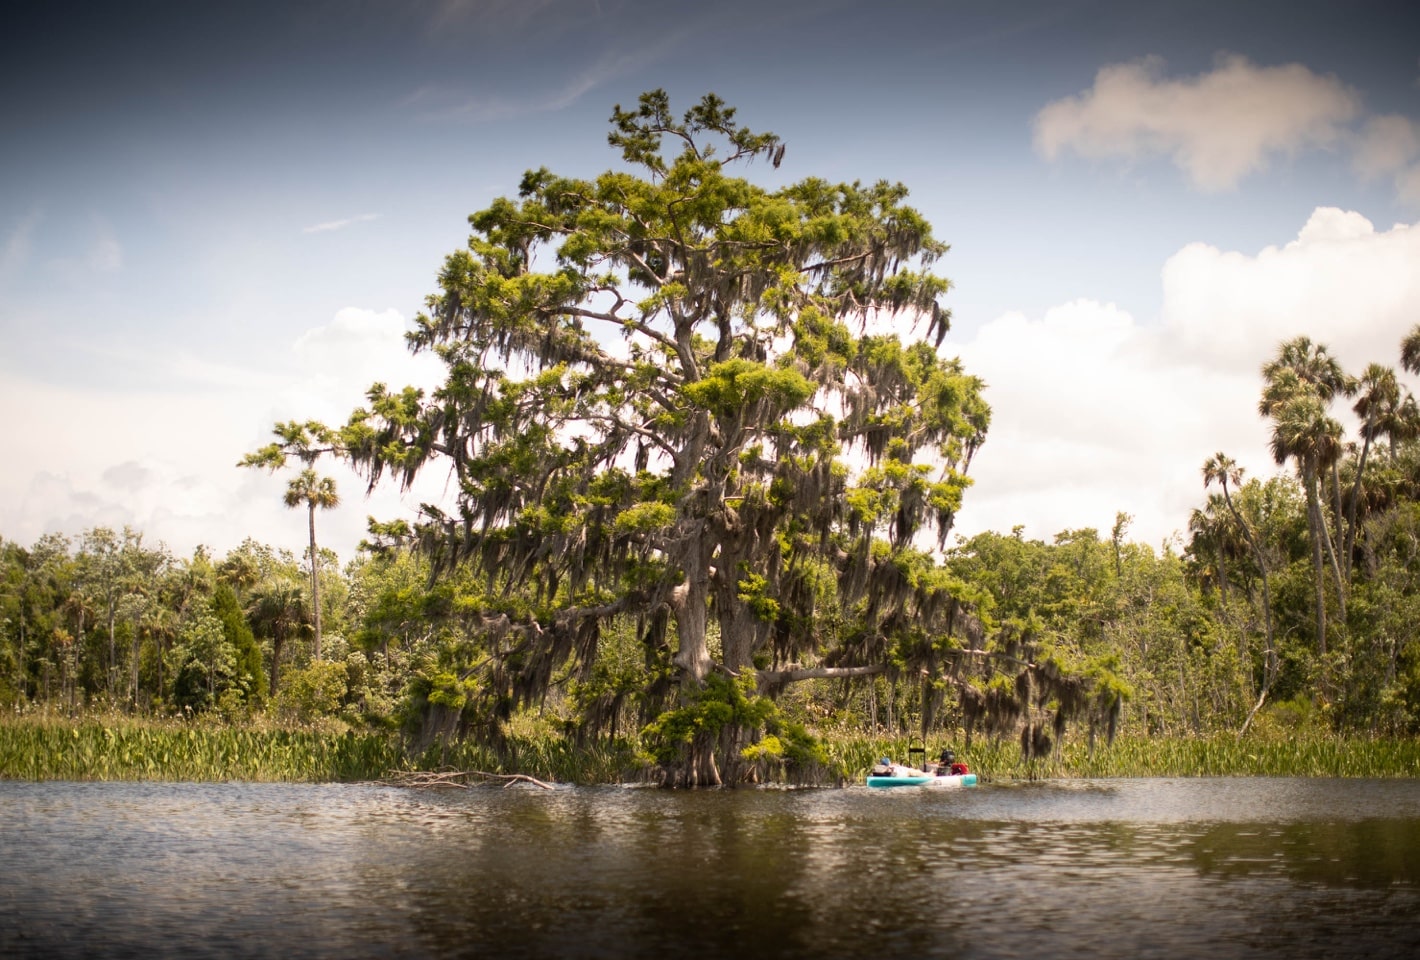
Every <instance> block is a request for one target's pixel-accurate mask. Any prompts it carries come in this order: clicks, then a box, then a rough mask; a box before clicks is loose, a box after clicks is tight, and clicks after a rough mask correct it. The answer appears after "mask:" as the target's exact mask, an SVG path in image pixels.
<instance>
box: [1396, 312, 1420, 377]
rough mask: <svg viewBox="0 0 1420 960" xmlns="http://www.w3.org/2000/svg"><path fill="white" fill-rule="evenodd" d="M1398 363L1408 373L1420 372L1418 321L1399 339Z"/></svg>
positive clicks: (1419, 325)
mask: <svg viewBox="0 0 1420 960" xmlns="http://www.w3.org/2000/svg"><path fill="white" fill-rule="evenodd" d="M1400 365H1401V366H1402V367H1404V368H1405V370H1406V372H1408V373H1420V323H1417V324H1416V325H1415V326H1413V327H1411V328H1410V332H1409V333H1407V334H1406V335H1405V339H1403V340H1401V341H1400Z"/></svg>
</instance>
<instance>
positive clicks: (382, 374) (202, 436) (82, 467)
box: [0, 308, 442, 558]
mask: <svg viewBox="0 0 1420 960" xmlns="http://www.w3.org/2000/svg"><path fill="white" fill-rule="evenodd" d="M404 329H405V321H404V318H403V317H402V316H401V315H400V314H399V313H398V312H396V311H393V310H386V311H382V312H377V311H373V310H361V309H354V308H350V309H345V310H341V311H340V312H339V313H337V314H336V315H335V317H333V318H332V320H331V321H330V322H329V323H327V324H325V325H322V326H320V327H316V328H314V329H312V330H309V331H307V332H306V333H305V334H304V335H303V336H302V337H300V338H299V339H298V340H297V341H296V342H295V343H293V344H291V346H290V348H289V349H290V356H291V359H292V363H291V364H290V372H285V373H273V372H270V371H264V372H259V371H248V372H247V375H246V376H241V375H238V372H237V371H234V370H232V369H230V368H229V367H227V366H226V365H224V364H223V363H221V362H220V361H218V360H213V359H210V358H200V357H188V358H186V360H185V361H183V362H185V363H187V364H188V365H189V366H193V367H195V368H197V369H201V370H205V371H208V372H212V371H218V372H222V371H225V372H226V374H230V375H226V374H224V375H223V376H220V377H201V378H196V379H192V378H179V377H175V376H170V375H169V374H168V373H167V372H165V373H163V374H161V375H159V376H157V377H156V378H155V382H160V383H162V384H163V389H161V390H154V391H152V392H148V393H142V392H139V393H133V392H122V391H119V390H104V391H97V390H83V389H73V388H62V387H58V386H55V385H52V384H46V383H42V382H39V381H30V380H27V379H25V378H24V377H23V376H9V377H6V378H0V404H3V405H4V406H5V408H6V409H11V410H20V409H23V410H26V411H29V413H28V415H27V416H25V417H16V418H12V419H11V421H10V423H9V426H8V431H9V433H8V435H7V442H9V443H10V444H11V447H12V449H15V450H22V451H24V460H25V462H26V463H28V464H34V465H36V468H35V469H30V470H25V469H18V468H16V467H15V465H14V464H12V465H11V469H9V470H5V471H0V533H3V536H4V537H5V538H6V539H12V540H15V541H18V542H21V543H29V542H33V541H34V540H35V539H37V538H38V537H39V536H40V535H42V534H44V533H47V532H60V533H65V534H68V535H71V536H73V535H77V534H79V533H81V532H82V531H84V530H86V529H88V528H90V527H93V526H97V525H104V526H110V527H115V528H119V527H122V526H124V525H131V526H133V527H134V528H135V529H137V530H140V531H142V532H144V534H145V535H146V536H147V537H148V540H149V542H153V543H156V542H158V541H163V542H165V543H167V544H168V545H169V546H170V547H172V548H173V549H174V550H176V551H177V552H179V553H181V554H187V553H190V552H191V550H192V549H193V548H194V547H196V546H197V545H198V544H208V545H211V546H213V547H214V548H215V549H217V550H219V551H225V550H227V549H230V548H232V547H234V546H236V545H237V544H239V543H241V541H242V540H243V539H245V538H246V537H248V536H251V537H255V538H256V539H257V540H260V541H262V542H265V543H269V544H272V545H274V546H278V547H284V548H287V549H290V550H292V551H293V552H295V553H297V554H299V553H300V551H301V550H302V549H303V548H304V544H305V539H306V526H305V523H304V521H303V520H302V518H300V517H298V516H294V515H293V514H291V513H290V512H289V511H287V510H286V509H285V507H284V506H283V505H282V503H281V494H282V492H283V491H284V489H285V484H286V479H287V478H286V477H284V476H282V475H277V476H271V475H269V474H267V473H266V472H264V471H258V470H243V469H239V468H238V467H237V466H236V464H237V461H238V460H239V459H240V458H241V457H242V455H243V454H245V453H246V452H247V451H249V450H253V449H255V448H256V447H258V446H260V445H262V444H264V443H266V442H268V441H269V440H270V439H271V427H272V425H273V424H274V423H275V422H276V421H278V420H291V419H307V418H317V419H324V420H327V421H328V422H332V423H340V422H343V420H344V419H345V417H346V416H347V415H348V414H349V413H350V411H351V410H352V409H353V408H354V407H355V406H357V405H358V404H360V403H361V402H362V401H363V397H364V391H365V389H366V388H367V387H368V386H369V385H370V383H371V382H372V381H375V380H383V381H386V382H388V383H390V384H391V386H398V387H402V386H404V385H406V384H412V385H416V386H421V387H428V386H430V385H432V384H433V383H434V382H435V378H436V377H437V373H438V369H439V364H438V361H437V360H436V359H434V358H431V357H427V356H425V357H413V356H411V355H410V354H409V352H408V351H407V350H406V349H405V346H404V343H403V339H402V338H403V333H404ZM179 360H182V358H177V359H175V360H173V361H172V362H167V363H165V364H164V366H165V368H172V367H174V366H175V365H176V366H181V365H182V364H181V363H179V362H178V361H179ZM322 470H323V471H324V472H327V473H329V474H330V475H332V476H334V477H335V478H336V481H337V484H338V485H339V488H340V491H341V494H342V497H343V500H344V502H343V504H342V505H341V506H340V507H338V508H336V509H334V510H331V511H326V512H325V513H324V514H322V516H321V519H320V521H319V536H320V540H321V542H322V543H323V544H325V545H328V546H331V547H333V548H335V549H336V550H337V551H338V552H339V553H340V554H341V556H342V557H346V558H348V557H350V556H351V554H352V553H353V551H354V548H355V545H356V543H358V541H359V540H360V539H361V537H362V536H363V535H364V533H365V524H366V517H367V516H368V515H371V514H373V515H375V516H379V517H382V518H388V517H393V516H400V515H408V514H409V513H410V512H411V510H412V506H413V504H414V503H417V498H419V497H421V496H422V497H426V498H432V497H438V496H441V495H442V488H441V484H442V480H441V478H438V477H430V478H429V479H428V480H427V482H425V483H424V484H422V485H421V486H420V487H419V489H417V490H416V491H414V493H413V494H412V495H411V496H408V497H405V496H401V494H400V493H399V492H398V491H397V490H394V489H392V488H388V487H384V488H381V489H379V490H377V491H376V492H375V493H374V494H373V495H372V496H370V497H368V498H366V497H365V495H364V493H365V483H364V481H363V480H361V479H360V478H358V477H356V476H355V474H354V473H353V472H351V471H350V470H348V469H346V468H344V467H341V466H339V465H336V464H333V463H332V464H323V465H322Z"/></svg>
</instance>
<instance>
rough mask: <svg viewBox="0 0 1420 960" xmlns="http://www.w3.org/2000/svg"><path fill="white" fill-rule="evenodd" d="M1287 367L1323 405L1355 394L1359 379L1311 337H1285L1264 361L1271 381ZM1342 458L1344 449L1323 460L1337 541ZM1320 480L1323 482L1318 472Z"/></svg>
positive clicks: (1339, 523) (1267, 375)
mask: <svg viewBox="0 0 1420 960" xmlns="http://www.w3.org/2000/svg"><path fill="white" fill-rule="evenodd" d="M1284 371H1290V372H1291V373H1292V374H1294V375H1295V376H1296V379H1297V381H1298V382H1299V383H1300V384H1301V385H1303V386H1305V387H1306V388H1307V389H1309V390H1310V391H1311V392H1312V393H1314V394H1315V395H1316V397H1317V399H1319V400H1320V401H1321V403H1322V407H1323V409H1325V408H1326V407H1327V406H1329V405H1330V404H1331V401H1332V400H1333V399H1335V398H1336V397H1337V396H1338V395H1340V396H1344V397H1350V396H1353V395H1354V394H1355V393H1356V390H1357V386H1358V383H1357V381H1356V379H1355V378H1354V377H1350V376H1347V374H1346V371H1344V370H1342V369H1341V364H1340V363H1339V362H1337V360H1336V358H1335V357H1333V356H1332V355H1331V352H1330V351H1329V350H1327V349H1326V347H1325V346H1324V345H1322V344H1319V343H1313V342H1312V340H1311V338H1310V337H1294V338H1293V339H1291V340H1286V341H1283V342H1282V344H1281V345H1280V346H1279V347H1278V349H1277V356H1276V358H1275V359H1273V360H1271V361H1269V362H1268V363H1266V364H1264V365H1263V367H1262V376H1263V377H1264V378H1266V379H1267V380H1268V381H1272V380H1274V379H1276V378H1278V377H1280V376H1281V375H1282V374H1283V372H1284ZM1289 390H1290V388H1289ZM1264 396H1265V395H1264ZM1263 413H1264V414H1266V413H1267V411H1265V410H1264V411H1263ZM1340 460H1341V453H1340V450H1339V449H1338V450H1337V455H1336V457H1334V458H1333V459H1331V460H1330V462H1329V463H1325V462H1324V463H1322V464H1321V465H1320V466H1321V467H1322V469H1325V468H1326V467H1328V466H1329V467H1330V474H1331V493H1332V513H1333V515H1334V521H1335V524H1336V542H1338V543H1339V542H1340V541H1341V539H1342V535H1341V517H1342V513H1343V509H1342V503H1341V474H1340V470H1339V469H1338V466H1337V465H1338V463H1339V462H1340ZM1318 483H1320V476H1319V475H1318Z"/></svg>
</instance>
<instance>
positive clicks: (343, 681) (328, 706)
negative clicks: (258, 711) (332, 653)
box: [277, 660, 349, 723]
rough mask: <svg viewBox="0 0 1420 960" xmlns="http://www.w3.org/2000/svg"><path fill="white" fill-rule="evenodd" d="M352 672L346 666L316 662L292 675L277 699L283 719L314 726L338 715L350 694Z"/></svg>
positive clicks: (329, 662)
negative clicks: (324, 719) (313, 724)
mask: <svg viewBox="0 0 1420 960" xmlns="http://www.w3.org/2000/svg"><path fill="white" fill-rule="evenodd" d="M348 681H349V671H348V670H347V667H346V665H345V664H344V663H341V662H339V661H334V660H313V661H312V662H311V663H310V664H308V665H307V666H306V667H304V668H302V669H300V670H295V671H292V672H291V673H290V674H289V675H288V676H287V678H286V683H285V685H284V686H283V687H282V689H281V692H280V694H279V695H278V697H277V705H278V708H279V710H280V712H281V714H282V715H283V716H286V717H289V718H291V719H294V720H297V721H300V722H302V723H310V722H312V721H315V720H319V719H322V718H326V717H333V716H335V715H337V714H338V713H339V712H340V710H341V707H342V706H343V705H344V704H345V701H346V697H347V695H348V692H349V687H348Z"/></svg>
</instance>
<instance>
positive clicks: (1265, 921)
mask: <svg viewBox="0 0 1420 960" xmlns="http://www.w3.org/2000/svg"><path fill="white" fill-rule="evenodd" d="M130 956H131V957H153V956H156V957H183V958H205V957H295V958H301V957H312V958H316V957H319V958H324V957H499V956H520V957H624V956H630V957H664V956H706V957H714V956H728V957H736V958H743V960H750V958H756V957H817V956H829V957H877V956H890V957H966V958H972V957H1033V958H1047V957H1089V958H1111V957H1130V958H1135V957H1211V958H1228V957H1285V958H1301V957H1333V956H1348V957H1349V956H1364V957H1373V958H1384V957H1406V958H1410V957H1417V956H1420V780H1409V781H1356V780H1290V779H1275V780H1273V779H1236V780H1233V779H1200V780H1118V781H1084V782H1080V781H1061V782H1054V783H1036V784H1029V785H986V786H983V787H980V788H977V789H975V790H965V791H918V790H911V789H903V790H892V791H870V790H868V789H866V788H861V787H859V788H850V789H846V790H798V791H779V790H737V791H701V792H667V791H661V790H655V789H637V788H613V787H605V788H558V789H556V790H553V791H543V790H539V789H536V788H534V787H527V786H519V787H516V788H513V789H498V788H479V789H475V790H471V791H453V792H426V791H407V790H395V789H386V788H379V787H362V786H335V785H332V786H292V785H267V784H261V785H257V784H141V783H132V784H129V783H42V784H32V783H18V782H0V957H16V958H28V957H60V958H62V957H130Z"/></svg>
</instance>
